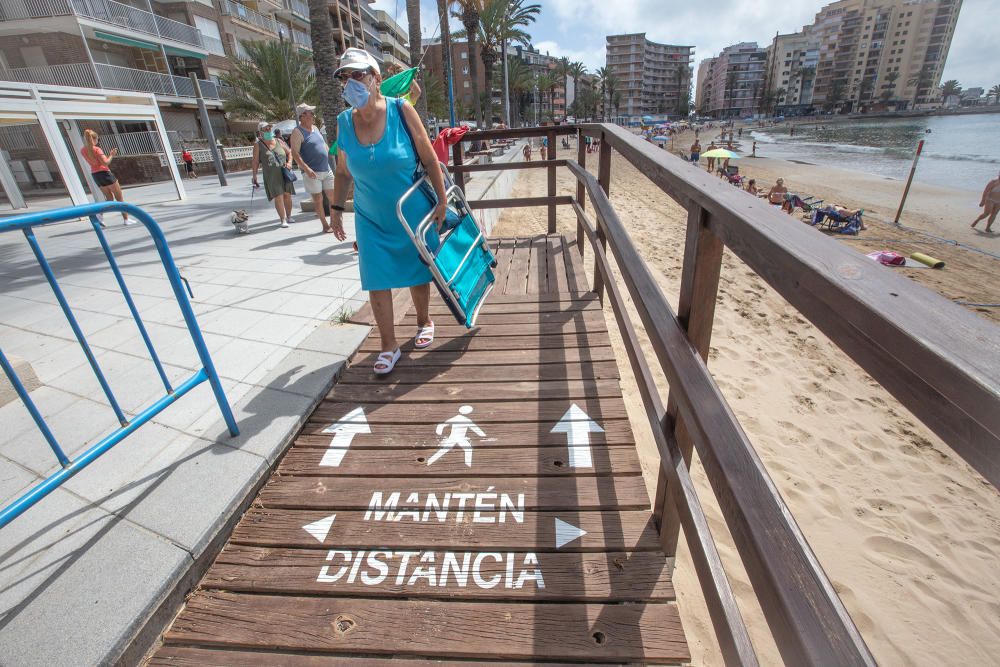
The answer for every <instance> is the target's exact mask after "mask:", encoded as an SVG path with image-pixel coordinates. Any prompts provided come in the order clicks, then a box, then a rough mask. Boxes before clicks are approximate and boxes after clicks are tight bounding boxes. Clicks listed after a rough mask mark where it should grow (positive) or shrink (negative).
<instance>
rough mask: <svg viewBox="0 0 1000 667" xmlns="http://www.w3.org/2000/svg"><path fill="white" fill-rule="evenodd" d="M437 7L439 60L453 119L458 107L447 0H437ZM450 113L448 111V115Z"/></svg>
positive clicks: (453, 119) (456, 116)
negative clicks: (439, 44) (452, 71)
mask: <svg viewBox="0 0 1000 667" xmlns="http://www.w3.org/2000/svg"><path fill="white" fill-rule="evenodd" d="M437 9H438V22H439V23H440V25H441V62H442V63H443V65H444V67H443V69H444V85H445V86H446V87H447V88H446V90H447V91H448V102H449V104H450V105H451V108H452V110H453V111H454V112H455V114H456V115H455V118H452V119H451V120H452V121H455V120H456V119H457V118H458V109H457V108H456V106H457V105H456V100H455V91H454V87H453V86H452V84H451V82H452V81H453V80H454V79H453V78H452V75H451V31H450V30H449V29H448V2H447V0H437ZM450 115H451V114H450V113H449V116H450Z"/></svg>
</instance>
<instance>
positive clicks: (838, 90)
mask: <svg viewBox="0 0 1000 667" xmlns="http://www.w3.org/2000/svg"><path fill="white" fill-rule="evenodd" d="M843 96H844V82H843V81H834V82H833V85H832V86H830V92H829V93H827V94H826V106H827V107H828V108H829V109H830V110H833V109H834V108H835V107H836V106H837V105H838V104H840V100H841V98H842V97H843Z"/></svg>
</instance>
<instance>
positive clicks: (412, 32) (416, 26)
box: [338, 0, 442, 119]
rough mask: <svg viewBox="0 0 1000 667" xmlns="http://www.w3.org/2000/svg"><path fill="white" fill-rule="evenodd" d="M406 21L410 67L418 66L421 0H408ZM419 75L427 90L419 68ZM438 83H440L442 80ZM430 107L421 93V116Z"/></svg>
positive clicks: (423, 86)
mask: <svg viewBox="0 0 1000 667" xmlns="http://www.w3.org/2000/svg"><path fill="white" fill-rule="evenodd" d="M338 11H339V10H338ZM406 23H407V33H408V41H409V43H410V67H418V66H419V65H420V56H421V54H422V53H423V44H421V40H420V0H406ZM417 76H418V77H420V81H418V82H417V83H418V84H419V85H420V88H421V89H422V90H425V91H426V89H427V87H428V81H427V80H426V78H424V77H423V75H422V74H421V72H420V70H419V69H418V70H417ZM438 83H439V84H440V80H439V81H438ZM429 108H430V100H428V99H427V97H426V95H421V96H420V99H418V100H417V112H418V113H419V114H420V117H421V118H425V119H426V118H427V110H428V109H429ZM435 117H436V118H441V117H442V116H438V115H437V114H435Z"/></svg>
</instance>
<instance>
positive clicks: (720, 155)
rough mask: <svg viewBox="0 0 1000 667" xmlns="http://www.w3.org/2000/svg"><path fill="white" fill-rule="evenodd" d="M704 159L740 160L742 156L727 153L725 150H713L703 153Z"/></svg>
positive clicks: (731, 152) (730, 152)
mask: <svg viewBox="0 0 1000 667" xmlns="http://www.w3.org/2000/svg"><path fill="white" fill-rule="evenodd" d="M701 156H702V157H714V158H716V159H718V160H739V159H740V154H739V153H734V152H733V151H727V150H726V149H725V148H713V149H712V150H710V151H708V152H707V153H702V154H701Z"/></svg>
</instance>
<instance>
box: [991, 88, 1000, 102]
mask: <svg viewBox="0 0 1000 667" xmlns="http://www.w3.org/2000/svg"><path fill="white" fill-rule="evenodd" d="M989 95H991V96H992V97H993V104H1000V83H998V84H997V85H995V86H993V87H992V88H990V92H989Z"/></svg>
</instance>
